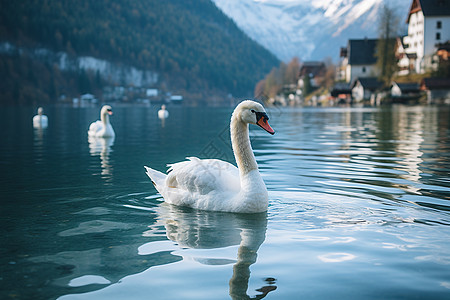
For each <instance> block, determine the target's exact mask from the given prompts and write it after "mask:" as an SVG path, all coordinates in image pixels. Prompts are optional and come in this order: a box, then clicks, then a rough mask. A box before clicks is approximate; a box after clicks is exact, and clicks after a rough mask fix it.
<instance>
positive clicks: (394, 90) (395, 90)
mask: <svg viewBox="0 0 450 300" xmlns="http://www.w3.org/2000/svg"><path fill="white" fill-rule="evenodd" d="M419 96H420V86H419V84H418V83H414V82H409V83H398V82H393V83H392V87H391V97H392V100H394V101H403V100H413V99H418V98H419Z"/></svg>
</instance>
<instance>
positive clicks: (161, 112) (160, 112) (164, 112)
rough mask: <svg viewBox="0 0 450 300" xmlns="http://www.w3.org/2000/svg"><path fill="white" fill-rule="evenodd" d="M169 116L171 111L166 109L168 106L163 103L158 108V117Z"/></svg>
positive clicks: (164, 117)
mask: <svg viewBox="0 0 450 300" xmlns="http://www.w3.org/2000/svg"><path fill="white" fill-rule="evenodd" d="M168 117H169V112H168V111H167V110H166V106H165V105H164V104H163V105H161V109H160V110H158V118H160V119H166V118H168Z"/></svg>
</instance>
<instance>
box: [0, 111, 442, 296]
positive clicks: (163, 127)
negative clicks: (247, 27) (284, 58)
mask: <svg viewBox="0 0 450 300" xmlns="http://www.w3.org/2000/svg"><path fill="white" fill-rule="evenodd" d="M45 109H46V111H45V114H46V115H47V116H48V118H49V126H48V128H46V129H44V130H35V129H33V127H32V123H31V118H32V116H33V115H34V114H35V108H1V109H0V125H1V128H2V130H1V131H0V139H1V144H0V176H1V177H0V179H1V182H0V183H1V187H0V188H1V190H0V191H1V210H0V212H1V215H0V216H1V218H0V229H1V243H0V254H1V255H0V262H1V263H0V298H1V299H64V300H68V299H108V300H111V299H261V298H262V297H264V296H265V299H450V176H449V174H450V109H449V107H406V106H394V107H391V108H292V109H290V108H283V109H278V108H269V109H268V113H269V116H270V123H271V125H272V127H273V128H274V129H275V131H276V134H275V135H274V136H271V135H269V134H267V133H266V132H264V131H262V130H261V129H259V128H258V127H255V126H253V128H251V134H250V135H251V139H252V145H253V149H254V152H255V155H256V158H257V161H258V164H259V168H260V172H261V174H262V176H263V178H264V180H265V182H266V185H267V188H268V191H269V209H268V212H267V213H263V214H242V215H241V214H231V213H217V212H206V211H196V210H192V209H186V208H179V207H172V206H168V205H166V204H164V203H163V202H162V198H161V197H160V196H159V195H158V194H157V193H156V190H155V189H154V188H153V185H152V184H151V182H150V180H149V179H148V178H147V176H146V175H145V171H144V167H143V166H144V165H149V166H151V167H153V168H155V169H159V170H165V169H166V168H165V165H166V164H167V163H171V162H177V161H181V160H183V159H184V158H185V157H186V156H199V157H203V158H206V157H215V158H221V159H224V160H228V161H231V162H233V155H232V152H231V148H230V142H229V133H228V122H229V119H230V114H231V111H232V108H203V109H199V108H181V107H173V106H172V107H168V110H169V112H170V115H169V118H168V119H166V120H165V121H164V122H162V121H161V120H159V119H158V118H157V109H158V108H156V107H117V106H116V107H114V106H113V110H114V116H112V118H111V123H112V125H113V127H114V129H115V132H116V138H115V140H114V141H104V142H103V143H101V142H100V143H99V144H96V145H93V144H90V143H89V142H88V138H87V128H88V126H89V124H90V123H91V122H92V121H94V120H96V119H98V114H99V108H98V107H95V108H70V107H59V106H54V107H47V108H45Z"/></svg>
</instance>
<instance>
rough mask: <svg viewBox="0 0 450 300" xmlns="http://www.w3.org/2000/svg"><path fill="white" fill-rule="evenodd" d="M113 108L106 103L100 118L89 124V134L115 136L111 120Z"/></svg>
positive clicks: (91, 135) (93, 135) (92, 135)
mask: <svg viewBox="0 0 450 300" xmlns="http://www.w3.org/2000/svg"><path fill="white" fill-rule="evenodd" d="M112 114H113V112H112V108H111V106H109V105H104V106H103V107H102V109H101V111H100V120H98V121H95V122H93V123H92V124H91V125H90V126H89V130H88V136H90V137H114V136H115V135H116V134H115V133H114V129H113V128H112V126H111V123H110V122H109V115H112Z"/></svg>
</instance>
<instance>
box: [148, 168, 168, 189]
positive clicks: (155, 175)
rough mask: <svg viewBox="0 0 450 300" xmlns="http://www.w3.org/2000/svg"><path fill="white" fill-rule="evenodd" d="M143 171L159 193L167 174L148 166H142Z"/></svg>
mask: <svg viewBox="0 0 450 300" xmlns="http://www.w3.org/2000/svg"><path fill="white" fill-rule="evenodd" d="M144 168H145V171H146V172H145V173H146V174H147V176H148V177H149V178H150V180H151V181H152V183H153V185H154V186H155V188H156V189H157V190H158V192H160V193H161V188H162V187H163V186H164V183H165V182H166V177H167V175H166V174H164V173H161V172H159V171H156V170H153V169H152V168H149V167H147V166H144Z"/></svg>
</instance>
